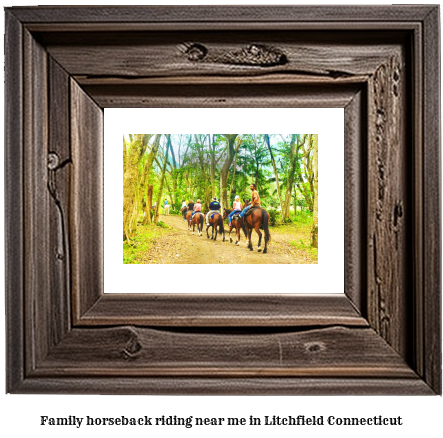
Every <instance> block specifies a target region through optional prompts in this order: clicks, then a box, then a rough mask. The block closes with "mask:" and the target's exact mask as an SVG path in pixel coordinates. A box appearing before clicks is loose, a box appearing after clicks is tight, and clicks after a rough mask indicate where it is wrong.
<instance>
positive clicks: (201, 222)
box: [200, 213, 203, 230]
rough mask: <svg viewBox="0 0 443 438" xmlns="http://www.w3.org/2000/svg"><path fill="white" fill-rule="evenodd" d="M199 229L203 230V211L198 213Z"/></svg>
mask: <svg viewBox="0 0 443 438" xmlns="http://www.w3.org/2000/svg"><path fill="white" fill-rule="evenodd" d="M200 227H201V228H200V229H201V230H203V213H200Z"/></svg>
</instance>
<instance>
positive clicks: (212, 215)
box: [211, 213, 219, 219]
mask: <svg viewBox="0 0 443 438" xmlns="http://www.w3.org/2000/svg"><path fill="white" fill-rule="evenodd" d="M216 214H219V213H212V214H211V219H212V218H213V217H214V215H216Z"/></svg>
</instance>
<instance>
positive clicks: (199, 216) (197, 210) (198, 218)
mask: <svg viewBox="0 0 443 438" xmlns="http://www.w3.org/2000/svg"><path fill="white" fill-rule="evenodd" d="M194 215H195V218H194ZM204 220H205V215H204V214H203V213H202V205H201V202H200V199H198V200H197V202H196V203H195V205H194V211H193V212H192V214H191V220H190V221H189V226H191V224H192V225H193V227H192V234H194V230H195V226H196V225H197V232H198V235H199V236H201V235H202V230H203V221H204ZM189 231H190V230H189Z"/></svg>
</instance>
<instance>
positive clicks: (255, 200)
mask: <svg viewBox="0 0 443 438" xmlns="http://www.w3.org/2000/svg"><path fill="white" fill-rule="evenodd" d="M249 188H250V189H251V191H252V196H251V203H250V204H249V205H248V206H247V207H245V208H244V209H243V210H242V212H241V213H240V218H241V219H243V218H244V216H245V214H246V212H247V211H248V210H249V209H251V208H252V207H261V206H260V196H259V195H258V193H257V187H256V185H255V184H251V185H250V186H249Z"/></svg>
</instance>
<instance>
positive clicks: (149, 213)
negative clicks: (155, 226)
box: [143, 184, 154, 225]
mask: <svg viewBox="0 0 443 438" xmlns="http://www.w3.org/2000/svg"><path fill="white" fill-rule="evenodd" d="M153 191H154V186H153V185H152V184H150V185H149V187H148V193H147V194H146V206H145V212H144V215H143V225H151V224H152V220H151V216H152V193H153Z"/></svg>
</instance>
